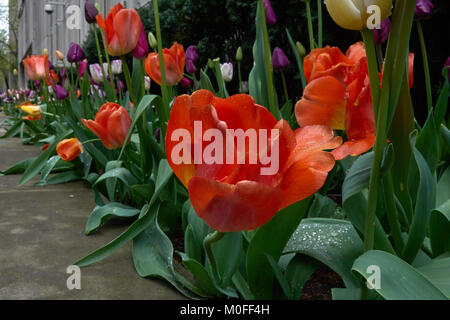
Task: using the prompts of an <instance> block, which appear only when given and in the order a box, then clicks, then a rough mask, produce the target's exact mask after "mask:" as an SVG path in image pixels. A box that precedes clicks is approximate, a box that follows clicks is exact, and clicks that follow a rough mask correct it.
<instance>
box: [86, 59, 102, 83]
mask: <svg viewBox="0 0 450 320" xmlns="http://www.w3.org/2000/svg"><path fill="white" fill-rule="evenodd" d="M89 71H90V73H91V77H92V80H94V82H95V83H102V82H103V72H102V67H100V65H99V64H98V63H95V64H91V65H89ZM105 72H106V70H105Z"/></svg>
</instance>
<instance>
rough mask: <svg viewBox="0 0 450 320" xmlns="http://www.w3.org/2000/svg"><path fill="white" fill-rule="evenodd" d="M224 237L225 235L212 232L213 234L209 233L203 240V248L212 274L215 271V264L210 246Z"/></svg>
mask: <svg viewBox="0 0 450 320" xmlns="http://www.w3.org/2000/svg"><path fill="white" fill-rule="evenodd" d="M224 236H225V233H223V232H219V231H214V232H213V233H210V234H208V235H207V236H206V238H205V240H204V241H203V246H204V247H205V252H206V256H207V257H208V259H209V263H210V264H211V267H212V269H213V271H214V272H216V271H217V264H216V259H215V258H214V253H213V252H212V248H211V246H212V244H213V243H215V242H217V241H219V240H220V239H222V238H223V237H224Z"/></svg>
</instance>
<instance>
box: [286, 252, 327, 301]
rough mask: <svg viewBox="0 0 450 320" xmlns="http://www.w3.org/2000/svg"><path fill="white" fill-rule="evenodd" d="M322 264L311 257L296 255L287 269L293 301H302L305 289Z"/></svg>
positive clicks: (287, 278)
mask: <svg viewBox="0 0 450 320" xmlns="http://www.w3.org/2000/svg"><path fill="white" fill-rule="evenodd" d="M319 266H320V263H319V262H318V261H317V260H316V259H313V258H311V257H309V256H305V255H301V254H296V255H295V257H294V258H293V259H292V260H291V261H290V262H289V264H288V266H287V268H286V280H287V281H288V283H289V285H290V287H291V289H292V299H293V300H300V297H301V295H302V291H303V287H304V286H305V284H306V282H307V281H308V279H309V278H310V277H311V275H312V274H313V273H314V272H315V271H316V270H317V268H318V267H319Z"/></svg>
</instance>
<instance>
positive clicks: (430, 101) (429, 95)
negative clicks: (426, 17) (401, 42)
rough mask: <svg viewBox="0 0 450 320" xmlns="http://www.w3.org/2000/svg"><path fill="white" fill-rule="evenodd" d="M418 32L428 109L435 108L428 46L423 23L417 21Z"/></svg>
mask: <svg viewBox="0 0 450 320" xmlns="http://www.w3.org/2000/svg"><path fill="white" fill-rule="evenodd" d="M416 25H417V33H418V34H419V41H420V48H421V50H422V60H423V71H424V74H425V87H426V90H427V105H428V111H430V110H431V109H432V108H433V96H432V93H431V78H430V67H429V65H428V54H427V47H426V44H425V37H424V36H423V29H422V23H421V22H420V21H416Z"/></svg>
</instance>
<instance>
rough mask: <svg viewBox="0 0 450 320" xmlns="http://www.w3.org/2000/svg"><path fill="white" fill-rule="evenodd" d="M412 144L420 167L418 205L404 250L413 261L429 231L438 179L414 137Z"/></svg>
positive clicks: (404, 256) (407, 258) (404, 255)
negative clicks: (416, 146) (415, 143)
mask: <svg viewBox="0 0 450 320" xmlns="http://www.w3.org/2000/svg"><path fill="white" fill-rule="evenodd" d="M411 146H412V147H413V148H414V151H413V154H414V158H415V160H416V163H417V167H418V168H419V176H420V179H419V183H418V191H417V198H416V199H417V200H416V207H415V210H414V217H413V220H412V223H411V227H410V230H409V236H408V241H407V243H406V245H405V248H404V250H403V255H402V256H403V259H405V261H407V262H412V261H413V260H414V258H415V257H416V255H417V253H418V251H419V250H420V248H421V246H422V243H423V240H424V239H425V236H426V234H427V231H428V224H429V218H430V214H431V210H432V209H433V207H434V203H435V199H436V198H435V197H436V181H435V178H434V177H433V175H432V173H431V170H430V167H429V166H428V164H427V162H426V161H425V159H424V157H423V156H422V154H421V153H420V152H419V151H418V150H417V149H416V148H415V147H414V138H412V143H411Z"/></svg>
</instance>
